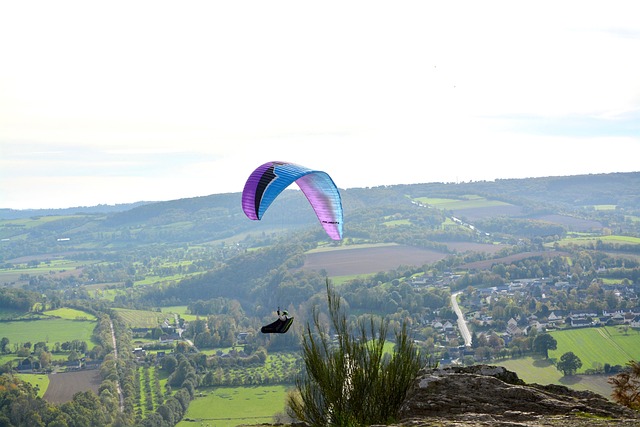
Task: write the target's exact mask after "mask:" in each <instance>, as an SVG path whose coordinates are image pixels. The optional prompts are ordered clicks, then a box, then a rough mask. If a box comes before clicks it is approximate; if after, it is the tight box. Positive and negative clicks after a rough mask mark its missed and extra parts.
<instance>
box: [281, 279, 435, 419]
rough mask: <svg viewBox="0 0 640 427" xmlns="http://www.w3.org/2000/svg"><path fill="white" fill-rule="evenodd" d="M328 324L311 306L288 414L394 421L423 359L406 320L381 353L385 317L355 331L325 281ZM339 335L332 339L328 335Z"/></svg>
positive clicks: (384, 336)
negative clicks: (391, 348)
mask: <svg viewBox="0 0 640 427" xmlns="http://www.w3.org/2000/svg"><path fill="white" fill-rule="evenodd" d="M327 302H328V310H329V318H330V322H329V323H330V324H331V328H328V327H326V326H325V325H323V324H322V322H321V321H320V316H319V311H318V310H317V309H316V310H314V315H313V322H312V324H310V323H307V325H306V329H305V334H304V336H303V358H304V363H305V368H306V369H305V370H304V373H303V374H302V376H301V377H300V378H298V380H297V382H296V391H295V392H294V393H291V394H290V395H289V396H288V398H287V407H288V410H289V413H290V414H291V415H292V416H294V417H296V418H297V419H299V420H300V421H303V422H306V423H308V424H310V425H312V426H327V425H331V426H345V427H347V426H349V427H355V426H365V425H371V424H388V423H392V422H394V421H396V419H397V416H398V411H399V409H400V406H401V405H402V402H403V401H404V399H405V397H406V395H407V391H408V390H409V387H410V385H411V384H412V382H413V380H414V379H415V378H416V376H417V373H418V371H419V370H420V368H422V367H423V366H425V364H426V361H427V357H425V356H423V355H421V354H420V353H419V352H418V350H417V349H416V348H415V346H414V344H413V341H412V340H411V339H410V337H409V332H408V329H407V325H406V323H404V322H403V324H402V327H401V328H400V329H399V330H397V331H395V337H396V341H395V342H396V345H395V349H394V351H393V353H392V354H388V353H385V352H384V344H385V342H386V336H387V333H388V321H385V320H384V319H382V318H380V319H379V320H375V319H374V318H370V319H369V321H368V322H366V321H360V322H358V326H357V328H356V330H355V331H352V330H351V328H350V327H349V326H348V323H347V316H346V314H345V313H344V311H343V310H341V308H340V297H339V296H338V295H337V294H336V293H335V291H333V290H332V289H331V288H330V286H329V282H328V281H327ZM331 332H332V333H333V334H335V335H334V336H336V337H337V339H335V340H334V339H331V336H332V335H331V334H330V333H331Z"/></svg>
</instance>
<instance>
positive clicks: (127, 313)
mask: <svg viewBox="0 0 640 427" xmlns="http://www.w3.org/2000/svg"><path fill="white" fill-rule="evenodd" d="M115 310H116V311H117V312H118V315H119V316H120V317H122V319H123V320H124V321H125V322H126V324H127V325H128V326H129V327H130V328H155V327H157V326H160V324H162V322H164V320H165V319H168V320H169V324H173V323H174V319H173V315H172V314H170V313H160V312H157V311H146V310H129V309H125V308H116V309H115Z"/></svg>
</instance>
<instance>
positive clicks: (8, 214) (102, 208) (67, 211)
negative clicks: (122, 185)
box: [0, 202, 154, 219]
mask: <svg viewBox="0 0 640 427" xmlns="http://www.w3.org/2000/svg"><path fill="white" fill-rule="evenodd" d="M152 203H154V202H135V203H120V204H116V205H97V206H76V207H72V208H61V209H0V219H22V218H32V217H36V216H52V215H76V214H109V213H114V212H124V211H128V210H130V209H133V208H136V207H138V206H143V205H148V204H152Z"/></svg>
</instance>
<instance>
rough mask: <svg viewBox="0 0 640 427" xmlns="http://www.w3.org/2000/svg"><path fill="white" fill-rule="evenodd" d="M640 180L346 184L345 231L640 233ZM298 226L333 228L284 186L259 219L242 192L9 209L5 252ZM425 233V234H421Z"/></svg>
mask: <svg viewBox="0 0 640 427" xmlns="http://www.w3.org/2000/svg"><path fill="white" fill-rule="evenodd" d="M639 188H640V172H633V173H613V174H600V175H579V176H566V177H547V178H526V179H503V180H496V181H479V182H468V183H458V184H454V183H426V184H407V185H390V186H378V187H372V188H351V189H344V190H341V195H342V202H343V208H344V223H345V226H344V236H345V239H362V240H366V241H378V242H382V241H384V242H395V243H400V244H412V245H416V246H422V247H432V246H430V244H429V243H428V242H427V241H431V242H434V241H436V242H437V241H442V240H449V241H451V240H462V241H469V240H470V239H472V236H471V233H470V231H469V230H476V229H474V228H469V230H467V231H466V232H465V231H464V230H458V235H454V236H452V235H451V233H452V230H453V229H452V228H450V229H447V230H442V231H441V232H440V236H436V235H434V233H433V231H434V230H436V229H437V228H439V227H440V228H442V227H441V226H440V224H442V223H443V221H444V219H445V217H446V216H450V217H451V216H455V217H457V218H460V219H461V220H462V221H468V222H472V223H474V224H475V225H477V226H479V227H481V228H480V229H482V230H484V231H489V232H492V233H493V234H494V235H495V234H496V233H502V234H511V235H514V236H515V237H516V238H521V237H525V238H532V237H534V236H536V235H538V236H540V235H541V236H545V235H559V234H562V233H563V230H566V231H582V230H590V229H592V228H595V229H598V228H602V227H613V226H615V227H617V232H622V233H623V234H626V235H630V236H638V237H640V192H639V191H638V189H639ZM438 198H440V199H443V200H450V201H452V202H453V203H451V204H450V206H458V207H452V208H448V209H447V208H445V209H443V208H440V207H436V208H435V209H425V205H424V204H422V203H417V202H416V201H417V200H426V202H425V203H427V205H428V204H429V201H430V200H434V199H438ZM456 200H460V203H455V202H456ZM478 200H480V201H484V202H483V203H484V204H480V205H478V204H477V203H476V205H475V206H473V208H470V207H469V205H470V204H469V203H467V202H469V201H472V202H473V201H478ZM427 207H429V208H432V207H433V206H427ZM506 220H509V221H511V223H509V224H507V223H505V221H506ZM387 223H388V224H389V225H386V224H387ZM383 224H385V226H384V227H381V225H383ZM391 225H393V226H391ZM298 230H306V232H309V233H311V234H312V237H311V238H312V239H315V240H316V241H317V240H322V239H323V238H324V237H326V236H324V235H323V233H322V229H321V227H318V223H317V218H316V217H315V214H314V212H313V209H312V208H311V206H310V205H309V203H308V201H307V200H306V198H305V197H304V195H303V194H302V192H300V191H298V190H287V191H285V192H284V193H283V194H281V195H280V196H279V197H278V199H277V200H276V202H275V203H273V205H272V206H271V207H270V208H269V210H268V211H267V213H266V214H265V215H264V217H263V219H262V220H261V221H251V220H249V219H248V218H247V217H246V216H245V215H244V213H243V212H242V208H241V193H227V194H213V195H210V196H202V197H193V198H185V199H178V200H171V201H163V202H138V203H131V204H121V205H114V206H108V205H98V206H93V207H75V208H67V209H42V210H39V209H35V210H24V211H19V210H10V209H3V210H0V239H1V240H2V242H0V245H1V246H0V249H2V256H0V260H3V259H4V260H7V259H12V258H16V257H19V256H26V255H31V254H37V253H40V254H42V253H53V252H61V251H73V250H81V251H89V250H101V249H107V250H114V249H117V248H133V247H136V246H140V245H150V244H162V245H166V244H184V243H191V244H198V243H206V242H216V241H227V242H231V241H235V242H237V241H240V240H242V239H245V238H246V237H247V236H248V235H249V234H252V235H253V236H254V237H255V236H261V235H262V236H264V237H265V238H268V237H269V236H270V235H272V234H274V233H278V234H282V233H288V232H292V231H298ZM313 233H317V234H315V235H313ZM443 234H447V235H448V236H444V235H443ZM421 236H422V237H421ZM417 238H418V239H419V238H422V240H423V241H422V242H417V241H416V239H417Z"/></svg>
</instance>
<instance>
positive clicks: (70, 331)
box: [0, 318, 96, 349]
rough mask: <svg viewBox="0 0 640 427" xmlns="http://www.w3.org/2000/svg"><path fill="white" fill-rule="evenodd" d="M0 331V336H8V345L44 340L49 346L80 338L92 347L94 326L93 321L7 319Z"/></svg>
mask: <svg viewBox="0 0 640 427" xmlns="http://www.w3.org/2000/svg"><path fill="white" fill-rule="evenodd" d="M0 326H1V327H2V331H1V332H0V336H2V337H7V338H9V346H10V348H11V349H13V345H14V344H21V343H26V342H31V344H35V343H37V342H45V343H47V344H48V345H49V346H50V347H52V346H53V344H54V343H56V342H59V343H63V342H65V341H73V340H80V341H84V342H86V343H87V346H88V348H92V347H93V343H92V342H91V335H92V334H93V329H94V328H95V326H96V324H95V322H90V321H77V320H69V319H57V318H51V319H43V320H33V321H9V322H2V323H1V324H0Z"/></svg>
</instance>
